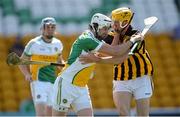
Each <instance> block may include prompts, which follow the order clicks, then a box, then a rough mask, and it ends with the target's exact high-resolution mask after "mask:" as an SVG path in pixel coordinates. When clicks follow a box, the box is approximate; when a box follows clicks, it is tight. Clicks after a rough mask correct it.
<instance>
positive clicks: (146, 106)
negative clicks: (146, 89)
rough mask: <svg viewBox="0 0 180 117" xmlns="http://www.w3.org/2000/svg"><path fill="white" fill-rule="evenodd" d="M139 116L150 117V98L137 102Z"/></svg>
mask: <svg viewBox="0 0 180 117" xmlns="http://www.w3.org/2000/svg"><path fill="white" fill-rule="evenodd" d="M136 108H137V116H149V111H150V98H144V99H138V100H136Z"/></svg>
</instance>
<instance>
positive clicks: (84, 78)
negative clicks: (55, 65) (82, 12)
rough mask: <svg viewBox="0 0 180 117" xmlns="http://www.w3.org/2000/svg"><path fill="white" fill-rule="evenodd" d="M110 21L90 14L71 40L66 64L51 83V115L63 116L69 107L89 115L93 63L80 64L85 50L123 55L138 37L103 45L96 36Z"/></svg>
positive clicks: (101, 34) (106, 29)
mask: <svg viewBox="0 0 180 117" xmlns="http://www.w3.org/2000/svg"><path fill="white" fill-rule="evenodd" d="M111 23H112V22H111V19H110V18H109V17H107V16H105V15H103V14H100V13H96V14H94V15H93V17H92V19H91V23H90V25H89V29H88V30H86V31H84V32H83V33H82V34H81V35H80V36H79V37H78V38H77V39H76V40H75V42H74V43H73V45H72V47H71V51H70V54H69V57H68V60H67V64H66V66H65V68H64V69H63V70H62V72H61V73H60V75H59V76H58V78H57V79H56V81H55V84H54V96H53V97H54V98H53V101H54V103H53V116H65V115H66V114H67V112H68V109H69V108H70V106H72V108H73V109H74V111H75V112H76V113H77V115H78V116H93V109H92V103H91V98H90V96H89V91H88V86H87V83H88V81H89V79H91V78H92V77H93V71H94V67H95V64H94V63H90V64H86V65H83V64H81V62H80V61H79V56H80V55H83V54H87V53H88V52H94V53H97V52H102V53H105V54H109V55H114V56H115V55H123V54H124V53H126V52H127V51H129V49H130V47H131V46H132V45H133V44H134V43H135V42H136V41H139V40H141V39H142V38H141V37H140V36H134V37H132V38H131V39H130V40H129V41H127V42H125V43H124V44H122V45H116V46H111V45H109V44H106V43H105V42H103V41H101V40H99V39H104V38H106V37H107V36H108V32H109V29H110V27H111Z"/></svg>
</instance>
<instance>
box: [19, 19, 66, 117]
mask: <svg viewBox="0 0 180 117" xmlns="http://www.w3.org/2000/svg"><path fill="white" fill-rule="evenodd" d="M55 30H56V21H55V19H54V18H53V17H46V18H44V19H42V22H41V31H42V34H41V35H40V36H37V37H35V38H34V39H32V40H30V41H29V42H28V44H27V45H26V47H25V49H24V52H23V54H22V56H21V58H22V59H27V60H34V61H46V62H59V63H64V61H63V58H62V50H63V45H62V43H61V41H60V40H59V39H57V38H55V37H54V33H55ZM19 68H20V70H21V72H22V73H23V74H24V76H25V79H26V80H27V81H29V82H30V86H31V94H32V97H33V102H34V105H35V110H36V115H37V116H51V115H52V91H53V84H54V81H55V79H56V77H57V75H56V70H57V68H56V67H55V66H51V65H46V66H45V65H20V66H19Z"/></svg>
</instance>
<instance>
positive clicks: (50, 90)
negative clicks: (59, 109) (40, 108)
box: [45, 82, 54, 116]
mask: <svg viewBox="0 0 180 117" xmlns="http://www.w3.org/2000/svg"><path fill="white" fill-rule="evenodd" d="M53 85H54V84H52V83H50V82H47V92H46V94H47V104H46V107H45V115H46V116H52V104H53Z"/></svg>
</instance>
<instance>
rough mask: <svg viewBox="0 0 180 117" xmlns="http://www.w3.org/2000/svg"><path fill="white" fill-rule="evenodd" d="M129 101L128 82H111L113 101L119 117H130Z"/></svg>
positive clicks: (130, 94) (130, 96)
mask: <svg viewBox="0 0 180 117" xmlns="http://www.w3.org/2000/svg"><path fill="white" fill-rule="evenodd" d="M131 99H132V93H131V91H130V90H129V88H128V81H113V101H114V104H115V106H116V108H117V110H118V112H119V114H120V115H121V116H130V110H131V108H130V106H131Z"/></svg>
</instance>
